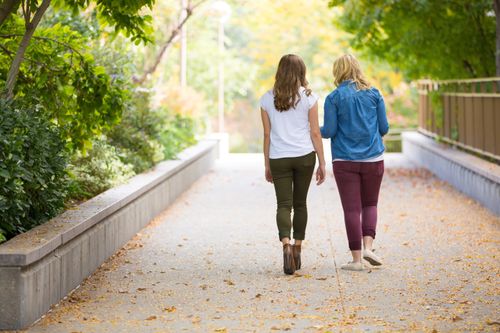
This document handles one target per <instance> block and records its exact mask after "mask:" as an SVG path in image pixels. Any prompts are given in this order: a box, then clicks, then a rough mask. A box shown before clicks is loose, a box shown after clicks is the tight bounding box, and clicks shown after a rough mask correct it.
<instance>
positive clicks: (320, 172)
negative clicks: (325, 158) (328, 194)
mask: <svg viewBox="0 0 500 333" xmlns="http://www.w3.org/2000/svg"><path fill="white" fill-rule="evenodd" d="M325 178H326V167H325V165H324V164H320V165H319V167H318V169H317V170H316V185H321V184H323V182H324V181H325Z"/></svg>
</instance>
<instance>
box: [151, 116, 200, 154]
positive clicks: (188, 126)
mask: <svg viewBox="0 0 500 333" xmlns="http://www.w3.org/2000/svg"><path fill="white" fill-rule="evenodd" d="M162 113H163V116H164V117H165V118H164V119H165V120H164V124H163V126H162V128H161V131H160V132H159V133H158V135H159V138H158V141H159V142H160V143H161V145H162V146H163V156H164V158H165V159H174V158H176V156H177V153H178V152H179V151H181V150H183V149H184V148H186V147H189V146H191V145H193V144H195V143H196V140H195V129H196V125H195V122H194V120H193V119H192V118H189V117H183V116H181V115H179V114H172V113H171V112H169V111H168V110H167V109H164V110H163V112H162Z"/></svg>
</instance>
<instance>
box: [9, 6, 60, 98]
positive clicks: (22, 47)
mask: <svg viewBox="0 0 500 333" xmlns="http://www.w3.org/2000/svg"><path fill="white" fill-rule="evenodd" d="M50 1H51V0H43V2H42V4H41V5H40V7H38V9H37V11H36V12H35V15H34V16H33V19H32V20H31V22H30V23H29V24H28V25H27V27H26V31H25V32H24V36H23V39H22V40H21V43H20V44H19V47H18V49H17V52H16V56H15V57H14V59H13V60H12V63H11V64H10V68H9V73H8V74H7V82H6V83H5V90H6V97H7V99H11V98H12V97H13V96H14V87H15V86H16V80H17V76H18V75H19V69H20V67H21V63H22V61H23V59H24V54H25V53H26V49H27V48H28V45H29V43H30V41H31V38H32V37H33V34H34V33H35V30H36V28H37V26H38V24H39V23H40V20H41V19H42V17H43V14H45V11H46V10H47V8H48V7H49V5H50Z"/></svg>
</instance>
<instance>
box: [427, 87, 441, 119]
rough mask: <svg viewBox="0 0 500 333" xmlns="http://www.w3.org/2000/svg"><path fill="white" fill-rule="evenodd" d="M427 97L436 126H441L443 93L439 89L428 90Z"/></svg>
mask: <svg viewBox="0 0 500 333" xmlns="http://www.w3.org/2000/svg"><path fill="white" fill-rule="evenodd" d="M428 94H429V99H430V103H431V109H432V112H433V114H434V121H435V124H436V127H437V128H443V122H444V119H443V117H444V108H443V95H442V94H441V92H440V91H429V93H428Z"/></svg>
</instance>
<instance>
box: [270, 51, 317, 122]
mask: <svg viewBox="0 0 500 333" xmlns="http://www.w3.org/2000/svg"><path fill="white" fill-rule="evenodd" d="M308 84H309V82H307V80H306V65H305V64H304V61H303V60H302V59H301V58H300V57H299V56H298V55H295V54H287V55H284V56H283V57H281V59H280V62H279V64H278V70H277V71H276V77H275V81H274V87H273V92H274V106H275V107H276V110H278V111H280V112H281V111H287V110H289V109H290V108H292V107H294V106H296V105H297V104H298V103H299V101H300V95H299V88H300V87H304V88H305V89H306V95H307V96H309V95H310V94H311V89H309V88H308V87H307V85H308Z"/></svg>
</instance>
